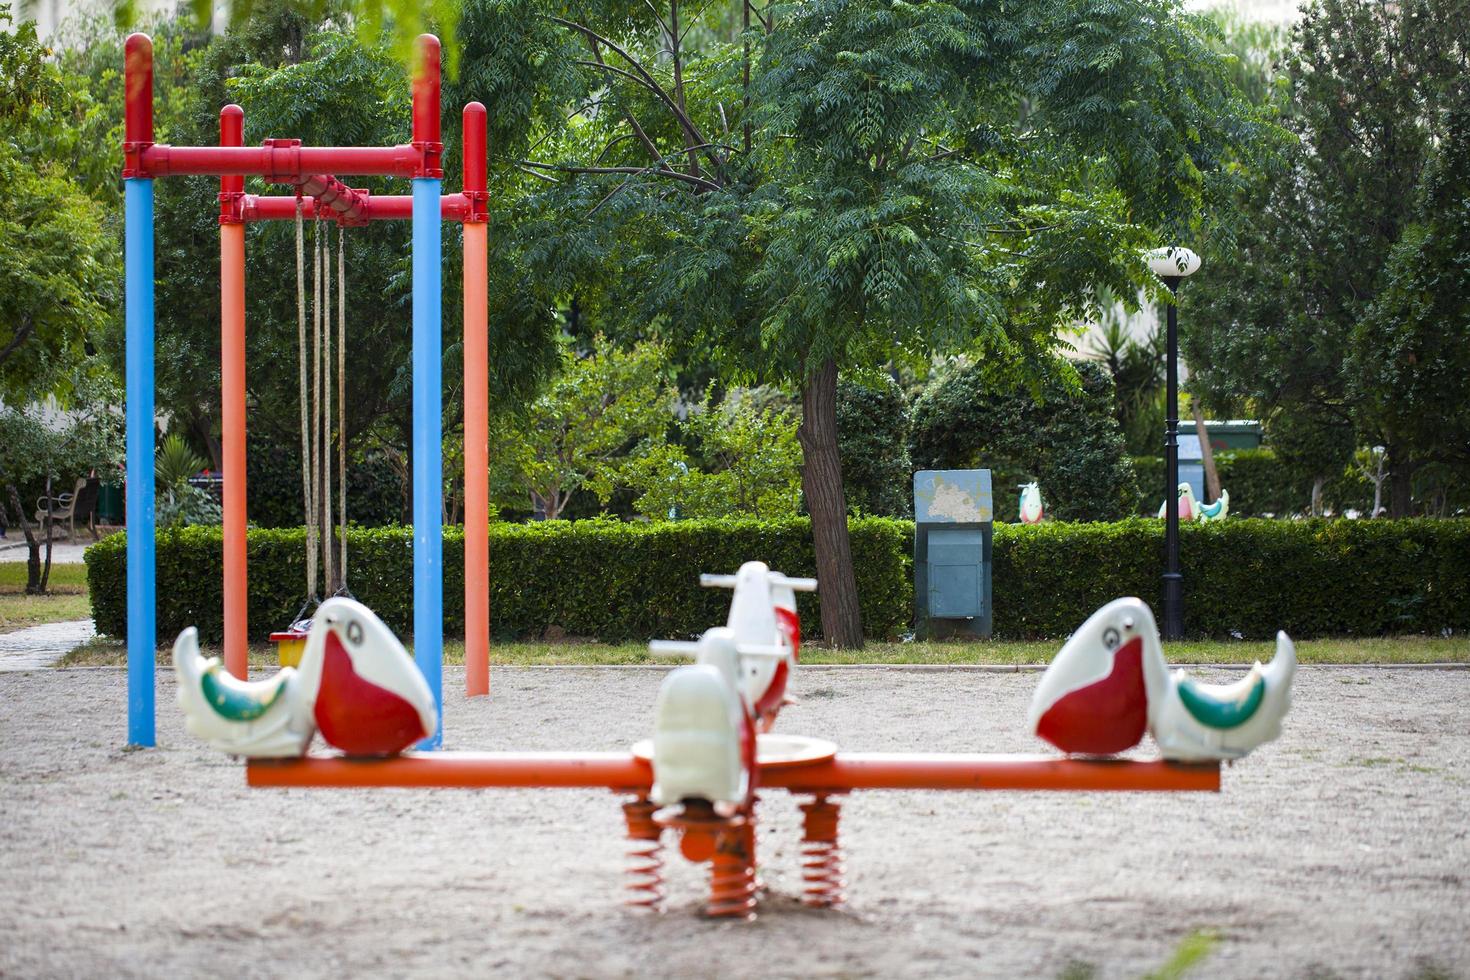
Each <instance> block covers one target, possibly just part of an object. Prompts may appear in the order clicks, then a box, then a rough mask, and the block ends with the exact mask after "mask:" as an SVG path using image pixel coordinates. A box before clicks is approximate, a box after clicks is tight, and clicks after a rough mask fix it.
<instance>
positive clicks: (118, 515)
mask: <svg viewBox="0 0 1470 980" xmlns="http://www.w3.org/2000/svg"><path fill="white" fill-rule="evenodd" d="M126 513H127V511H126V509H125V507H124V500H123V485H122V484H121V483H104V484H102V489H101V490H99V491H98V493H97V523H99V524H112V525H119V524H122V523H123V521H124V520H125V516H124V515H125V514H126Z"/></svg>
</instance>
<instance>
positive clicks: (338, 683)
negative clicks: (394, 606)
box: [173, 597, 438, 759]
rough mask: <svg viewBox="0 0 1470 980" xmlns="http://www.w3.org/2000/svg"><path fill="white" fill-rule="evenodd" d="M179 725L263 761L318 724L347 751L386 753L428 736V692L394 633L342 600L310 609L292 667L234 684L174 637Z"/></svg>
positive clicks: (296, 752) (186, 637)
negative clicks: (296, 664) (295, 664)
mask: <svg viewBox="0 0 1470 980" xmlns="http://www.w3.org/2000/svg"><path fill="white" fill-rule="evenodd" d="M173 660H174V673H175V675H176V676H177V678H178V695H177V697H178V702H179V707H180V708H182V709H184V725H185V727H186V728H187V729H188V730H189V732H190V733H192V734H194V735H197V736H198V737H200V738H202V739H204V740H205V741H206V742H208V743H209V744H210V745H212V746H213V747H214V748H217V749H219V750H220V751H221V752H228V753H230V754H232V755H243V756H248V757H252V758H260V759H269V758H282V757H292V756H300V755H302V754H303V753H305V752H306V748H307V746H308V745H310V744H311V739H312V736H313V735H315V734H316V732H317V731H318V730H320V731H321V733H322V738H324V739H325V740H326V742H327V744H328V745H331V746H332V747H334V748H337V749H340V750H341V751H342V752H344V753H346V754H347V755H353V756H388V755H396V754H397V753H399V752H401V751H403V750H404V749H406V748H408V747H409V746H410V745H412V744H414V743H415V742H417V741H419V740H420V739H422V738H427V737H428V736H429V735H431V734H433V732H434V730H435V727H436V725H437V722H438V711H437V709H436V708H435V706H434V695H433V694H432V693H430V691H429V685H428V683H427V682H426V681H425V680H424V675H423V674H422V673H420V672H419V668H418V666H417V665H416V664H415V663H414V662H413V658H412V657H410V656H409V655H408V651H407V650H405V649H404V648H403V644H401V643H399V642H398V638H397V637H396V636H394V635H393V631H392V630H390V629H388V627H387V626H386V625H385V624H384V623H383V621H382V620H381V619H379V618H378V617H377V615H376V614H375V613H374V612H373V611H372V610H371V609H369V608H368V607H367V606H364V605H363V604H362V603H360V602H357V601H356V600H353V599H347V598H344V597H334V598H331V599H327V600H326V601H325V602H323V603H322V604H321V605H320V606H318V607H317V610H316V614H315V615H314V616H313V617H312V620H311V628H310V629H309V630H307V631H306V641H305V649H304V650H303V651H302V654H301V665H300V667H282V668H281V669H280V670H279V671H278V672H277V673H275V674H274V675H272V676H271V677H269V678H266V679H265V680H261V681H242V680H240V679H238V678H236V677H235V676H234V675H232V674H230V673H229V672H227V671H226V670H225V668H224V665H223V664H222V663H220V660H219V658H218V657H212V658H210V659H209V660H205V659H204V658H203V657H202V656H200V655H199V632H198V630H196V629H194V627H192V626H191V627H189V628H188V629H186V630H184V631H183V632H182V633H180V634H179V638H178V639H177V640H175V641H174V651H173Z"/></svg>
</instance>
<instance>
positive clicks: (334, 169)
mask: <svg viewBox="0 0 1470 980" xmlns="http://www.w3.org/2000/svg"><path fill="white" fill-rule="evenodd" d="M125 52H126V64H125V80H126V81H125V84H126V110H125V135H124V143H123V147H122V149H123V172H122V176H123V183H124V191H125V209H126V210H125V224H126V249H125V251H126V283H127V292H126V313H125V320H126V333H127V369H126V378H127V426H128V429H127V445H128V464H127V506H128V514H127V524H128V528H129V531H130V532H131V533H130V534H129V535H128V542H127V545H128V741H129V743H130V744H133V745H152V744H153V743H154V738H155V726H154V703H153V700H154V694H153V692H154V677H153V673H154V671H153V661H154V650H155V647H156V635H155V633H156V629H155V621H154V609H155V596H156V588H157V582H156V579H155V568H154V535H153V500H154V486H153V441H154V433H153V429H154V419H153V405H154V397H153V396H154V390H153V385H154V377H153V373H154V372H153V346H154V323H153V313H154V310H153V284H154V263H153V249H154V242H153V182H154V181H155V180H156V179H160V178H167V177H172V176H179V175H218V176H219V178H220V193H219V223H220V299H221V314H220V315H221V324H220V328H221V329H220V333H221V346H220V359H221V365H220V367H221V391H222V401H223V405H222V413H221V417H222V440H221V441H222V445H223V455H224V460H223V462H224V472H223V475H224V515H223V521H222V523H223V537H224V589H223V595H224V610H223V611H224V663H225V667H226V669H227V670H228V671H229V672H230V673H231V674H233V675H234V676H235V677H239V678H243V677H245V675H246V658H247V649H248V638H249V626H248V623H247V620H246V617H247V606H248V603H247V597H248V595H249V583H248V568H247V563H246V485H245V430H246V416H247V405H246V389H245V243H246V226H247V225H249V224H252V223H254V222H259V221H286V220H295V221H298V222H301V221H304V220H311V221H313V222H315V221H319V220H329V221H332V222H335V223H336V224H337V225H338V227H339V229H340V228H346V227H350V226H355V225H363V224H366V223H368V222H371V221H409V222H411V224H412V259H413V262H412V266H413V276H412V288H413V313H412V337H413V451H412V459H413V461H414V462H413V508H414V515H413V524H414V527H415V529H416V531H415V536H414V582H413V589H414V634H415V637H416V643H415V654H416V656H417V658H418V662H419V667H420V669H421V670H422V671H423V673H424V676H425V678H426V680H427V682H428V684H429V686H430V689H431V690H432V691H433V692H434V693H435V700H436V701H438V700H439V692H440V677H441V660H442V647H443V542H442V528H441V523H442V515H441V514H440V493H441V489H442V482H443V473H442V460H441V449H442V443H441V422H440V418H441V414H442V392H443V384H442V350H441V348H442V336H441V322H440V321H441V314H442V309H441V297H440V288H441V284H442V269H441V266H442V256H441V251H442V249H441V244H440V237H439V236H440V226H441V223H442V222H443V221H445V220H448V221H452V222H458V223H460V224H462V225H463V229H464V390H465V406H464V419H465V422H464V439H465V447H464V453H465V474H466V479H465V662H466V665H467V671H466V689H467V693H468V694H470V695H472V696H473V695H477V694H486V693H488V692H489V640H490V625H489V615H490V613H489V564H490V563H489V517H490V515H489V492H488V491H489V486H488V465H487V458H486V451H487V433H488V404H487V403H488V376H489V366H488V357H487V336H486V331H487V327H488V308H487V307H488V296H489V286H488V269H487V235H488V226H487V222H488V220H489V213H488V200H489V196H488V193H487V188H486V179H487V176H486V167H487V161H486V118H485V107H484V106H483V105H481V104H480V103H478V102H471V103H470V104H468V105H466V106H465V107H464V114H463V127H464V129H463V140H464V143H463V156H464V168H463V175H462V190H461V191H460V192H459V193H454V194H442V193H441V184H442V177H443V174H444V171H443V168H442V166H441V157H442V154H443V150H444V144H443V143H442V142H441V134H440V46H439V40H438V38H436V37H434V36H433V35H431V34H425V35H421V36H420V37H419V39H418V42H417V47H416V63H415V67H414V72H413V79H412V97H413V109H412V139H411V142H409V143H407V144H403V145H400V146H382V147H363V146H338V147H310V146H302V145H301V141H300V140H297V139H279V138H277V139H267V140H265V141H264V143H263V144H262V145H261V146H252V147H247V146H244V145H242V144H243V142H244V139H243V134H244V119H245V114H244V110H243V109H242V108H241V107H240V106H237V105H227V106H224V107H223V108H222V109H221V111H220V142H219V145H218V146H170V145H167V144H163V143H157V142H155V141H154V138H153V137H154V132H153V43H152V41H151V40H150V39H149V38H148V36H147V35H145V34H133V35H131V36H130V37H129V38H128V39H127V43H126V48H125ZM353 174H356V175H378V176H387V177H394V178H401V179H404V180H407V181H409V182H410V185H411V189H412V193H411V194H407V195H374V194H370V193H368V192H367V191H366V190H364V189H361V188H354V187H351V186H349V185H348V184H346V183H344V182H343V180H342V179H340V178H341V177H344V176H347V175H353ZM247 176H254V177H259V178H262V179H264V180H265V182H266V183H268V184H279V185H284V186H285V187H287V188H288V189H290V191H292V192H291V193H286V194H281V195H255V194H247V193H245V178H246V177H247ZM300 247H301V246H300V236H299V235H298V266H297V268H298V279H299V278H300V276H301V262H300ZM342 254H343V253H342V251H341V239H340V238H339V253H338V263H339V266H338V293H339V303H340V304H341V307H345V286H344V285H343V283H342V281H341V270H342V268H343V265H342V262H343V259H342ZM326 264H327V266H328V272H327V275H326V277H325V279H326V281H330V276H331V273H330V262H328V263H326ZM299 285H300V284H299V282H298V286H299ZM323 291H324V292H325V289H324V290H323ZM326 298H327V301H328V305H329V304H330V297H329V296H328V297H326ZM299 309H300V300H299V299H298V310H299ZM298 317H299V318H300V313H298ZM343 319H344V317H343V316H342V313H341V308H339V330H341V329H342V326H341V324H342V320H343ZM328 326H329V327H330V314H328ZM302 329H303V331H304V327H303V328H302ZM327 334H328V336H329V335H330V329H328V331H327ZM305 344H306V341H305V339H304V334H303V339H302V347H303V349H304V348H305ZM314 349H315V348H314ZM322 349H323V350H324V351H326V350H330V340H329V339H328V340H327V341H326V342H325V344H324V345H323V347H322ZM338 353H339V365H338V368H339V376H340V371H341V364H342V360H341V357H342V354H341V344H340V343H339V351H338ZM302 359H303V362H304V361H305V354H304V353H303V355H302ZM323 360H325V358H323ZM319 371H320V369H319ZM327 378H328V380H327V391H328V392H330V386H331V382H330V371H328V372H327ZM302 387H303V389H304V388H305V387H306V372H305V368H304V367H303V369H302ZM339 390H340V384H339ZM321 391H322V387H321V375H320V373H318V379H317V404H318V410H319V411H320V410H321V406H322V398H321ZM328 400H329V399H328ZM325 414H326V413H323V415H324V417H325ZM302 416H303V417H302V428H303V441H305V440H306V438H307V429H308V423H307V418H306V416H307V411H306V408H305V395H304V394H303V411H302ZM312 438H313V439H315V440H316V443H317V445H318V447H319V448H320V447H321V446H323V445H325V444H329V443H330V423H329V422H328V423H324V430H323V431H321V432H314V433H313V434H312ZM306 456H308V453H307V451H306V446H303V457H306ZM342 465H343V468H344V469H345V465H346V463H345V450H344V452H343V464H342ZM330 469H331V468H330V466H327V467H326V469H325V479H324V481H323V482H324V484H325V489H326V494H325V500H326V504H327V508H326V509H327V511H328V512H330V510H331V490H330ZM315 493H317V491H312V490H308V491H307V494H306V495H307V496H308V497H312V498H313V503H312V504H309V505H308V507H307V511H308V513H309V514H311V513H313V512H315V511H317V509H318V508H317V506H316V505H317V504H318V503H320V500H321V498H320V496H316V497H313V494H315ZM343 509H344V514H343V517H342V520H343V521H344V522H345V520H346V516H345V504H344V508H343ZM309 526H310V522H309ZM308 538H309V540H310V538H311V532H310V531H309V532H308ZM308 548H309V549H310V548H311V545H310V544H309V545H308ZM343 560H344V562H345V553H344V559H343ZM310 565H311V566H312V568H313V569H314V567H315V562H314V561H311V562H310ZM326 567H327V569H329V570H330V569H331V568H332V557H331V555H330V554H328V555H326ZM310 591H312V590H311V588H310V587H308V592H310ZM316 598H317V597H315V596H312V595H308V596H307V600H308V603H310V602H312V601H314V600H315V599H316ZM298 639H299V638H298ZM438 737H439V735H438V733H437V731H436V732H434V733H431V735H430V737H429V739H428V742H429V743H437V740H438Z"/></svg>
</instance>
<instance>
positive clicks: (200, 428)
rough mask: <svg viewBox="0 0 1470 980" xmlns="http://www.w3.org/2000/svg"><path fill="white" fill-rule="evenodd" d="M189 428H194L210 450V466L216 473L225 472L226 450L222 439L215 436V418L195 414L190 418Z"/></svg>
mask: <svg viewBox="0 0 1470 980" xmlns="http://www.w3.org/2000/svg"><path fill="white" fill-rule="evenodd" d="M189 428H190V429H191V430H193V432H194V435H195V436H197V437H198V438H199V441H200V442H202V443H204V448H205V450H207V451H208V452H209V465H210V468H211V469H213V470H214V472H216V473H221V474H222V473H224V471H225V462H224V460H225V451H224V446H222V445H220V441H219V440H218V439H216V438H215V435H214V420H213V419H211V418H209V417H208V416H205V415H199V414H195V415H193V416H192V417H191V418H190V419H189Z"/></svg>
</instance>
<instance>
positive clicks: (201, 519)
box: [153, 432, 221, 527]
mask: <svg viewBox="0 0 1470 980" xmlns="http://www.w3.org/2000/svg"><path fill="white" fill-rule="evenodd" d="M206 465H207V464H206V463H205V461H204V457H202V456H200V455H199V454H198V453H196V452H194V450H192V449H190V448H189V444H188V443H186V442H185V441H184V438H183V436H181V435H179V434H178V433H177V432H171V433H169V434H168V436H166V437H165V438H164V440H163V442H162V443H161V444H160V445H159V447H158V448H157V449H156V450H154V453H153V480H154V492H155V493H156V494H157V496H156V497H155V498H154V510H155V515H156V517H155V519H156V520H157V522H158V525H159V526H160V527H169V526H182V525H184V524H218V523H219V522H220V518H221V512H220V505H219V501H217V500H215V499H214V497H213V496H211V495H210V494H209V493H208V492H207V491H205V490H203V489H201V488H199V487H194V486H190V485H189V482H188V481H189V478H190V477H191V476H194V475H195V474H197V473H199V471H200V470H202V469H204V468H205V466H206Z"/></svg>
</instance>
